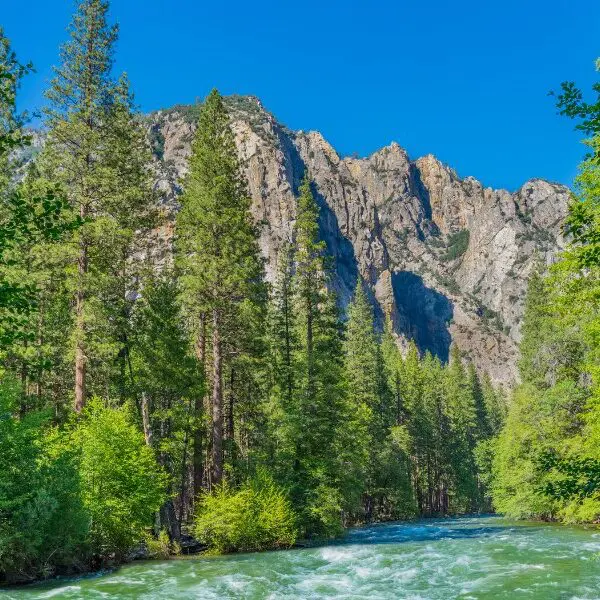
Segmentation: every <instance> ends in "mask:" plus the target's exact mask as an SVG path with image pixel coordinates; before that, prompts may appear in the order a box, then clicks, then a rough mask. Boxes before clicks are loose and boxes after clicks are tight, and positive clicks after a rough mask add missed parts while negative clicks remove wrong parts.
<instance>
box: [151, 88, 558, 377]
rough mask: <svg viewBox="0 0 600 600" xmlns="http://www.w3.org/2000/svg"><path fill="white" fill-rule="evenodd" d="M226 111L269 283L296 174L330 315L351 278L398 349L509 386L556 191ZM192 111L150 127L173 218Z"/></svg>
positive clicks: (550, 251) (551, 250)
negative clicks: (307, 204) (306, 199)
mask: <svg viewBox="0 0 600 600" xmlns="http://www.w3.org/2000/svg"><path fill="white" fill-rule="evenodd" d="M227 104H228V107H229V109H230V113H231V117H232V122H233V128H234V131H235V136H236V143H237V146H238V150H239V154H240V157H241V159H242V161H243V164H244V166H245V169H246V176H247V179H248V184H249V188H250V193H251V194H252V198H253V214H254V216H255V218H256V221H257V223H258V224H259V225H260V231H261V248H262V251H263V253H264V256H265V258H266V259H267V260H266V264H267V272H268V276H269V277H270V278H271V279H272V278H273V275H274V272H275V267H276V264H277V254H278V250H279V248H280V247H281V244H282V241H284V240H287V239H290V238H291V235H292V228H293V223H294V215H295V194H296V192H297V188H298V185H299V182H300V180H301V178H302V176H303V173H304V170H305V169H306V168H308V170H309V172H310V174H311V177H312V178H313V180H314V183H315V191H316V193H317V196H318V201H319V204H320V209H321V223H320V225H321V234H322V237H323V239H324V240H325V242H326V243H327V247H328V250H329V252H330V253H331V255H332V256H333V257H334V260H335V263H334V264H335V278H334V285H335V286H336V289H337V291H338V293H339V297H340V300H341V302H342V304H343V305H345V304H346V303H347V302H348V301H349V299H350V298H351V294H352V291H353V288H354V286H355V284H356V281H357V277H359V276H360V277H362V278H363V279H364V281H365V282H366V283H367V284H368V286H369V287H370V289H371V291H372V298H373V300H374V304H375V306H376V312H377V314H378V318H379V319H380V320H381V319H382V318H383V315H385V314H390V315H391V317H392V319H393V323H394V327H395V330H396V332H397V334H398V336H399V341H400V343H406V341H407V340H409V339H413V340H415V342H416V343H417V345H418V347H419V348H420V349H421V350H422V351H426V350H429V351H431V352H433V353H435V354H436V355H438V356H439V357H440V358H441V359H442V360H446V359H447V357H448V352H449V348H450V345H451V343H453V342H455V343H456V344H458V346H459V347H460V348H461V350H463V351H464V352H465V353H466V354H467V355H468V356H469V357H470V358H471V360H473V362H474V363H475V365H476V366H477V367H478V369H479V370H481V371H487V372H488V373H489V374H490V376H491V377H492V378H493V379H494V380H495V381H496V382H498V383H503V384H509V383H510V382H512V381H513V380H515V378H516V375H517V371H516V361H517V344H518V341H519V339H520V324H521V320H522V316H523V310H524V299H525V293H526V288H527V281H528V278H529V276H530V274H531V272H532V270H533V269H534V268H536V264H539V263H542V264H549V263H550V262H552V261H553V260H554V259H555V257H556V255H557V252H559V251H560V250H561V249H562V248H563V246H564V240H563V238H562V235H561V223H562V221H563V219H564V217H565V214H566V210H567V203H568V198H569V192H568V190H567V188H565V187H564V186H561V185H557V184H553V183H549V182H547V181H543V180H540V179H533V180H531V181H528V182H527V183H525V184H524V185H523V186H522V187H521V188H520V189H519V190H518V191H517V192H515V193H510V192H508V191H505V190H493V189H490V188H484V187H483V186H482V184H481V183H479V181H477V180H476V179H474V178H472V177H466V178H464V179H462V178H460V177H459V176H458V175H457V174H456V173H455V172H454V171H453V170H452V169H451V168H449V167H448V166H446V165H444V164H442V163H441V162H440V161H439V160H437V159H436V158H435V157H434V156H432V155H428V156H424V157H422V158H419V159H417V160H411V159H410V158H409V156H408V155H407V153H406V151H405V150H403V149H402V148H401V147H400V146H399V145H398V144H397V143H395V142H394V143H392V144H390V145H389V146H387V147H385V148H382V149H381V150H379V151H377V152H375V153H374V154H372V155H371V156H369V157H368V158H342V157H340V156H339V155H338V154H337V152H336V151H335V150H334V148H333V147H332V146H331V145H330V144H329V143H328V142H327V141H326V140H325V139H324V138H323V136H322V135H321V134H320V133H318V132H303V131H290V130H289V129H287V128H286V127H284V126H283V125H281V124H280V123H278V122H277V121H276V120H275V118H274V117H273V116H272V115H271V114H269V113H268V112H267V111H266V110H264V108H263V107H262V105H261V103H260V101H259V100H258V99H256V98H253V97H240V96H233V97H229V98H227ZM197 114H198V107H196V106H191V107H190V106H180V107H175V108H173V109H169V110H165V111H159V112H157V113H153V114H152V115H150V117H149V119H150V125H149V129H150V136H151V141H152V144H153V149H154V153H155V156H156V168H157V173H158V181H157V189H158V190H159V191H160V193H161V195H162V197H163V202H164V203H165V205H166V206H167V207H169V208H170V209H171V210H172V211H176V210H177V196H178V194H179V193H180V187H179V186H180V182H181V179H182V177H183V176H184V175H185V172H186V168H187V159H188V157H189V154H190V144H191V140H192V138H193V134H194V129H195V122H196V118H197Z"/></svg>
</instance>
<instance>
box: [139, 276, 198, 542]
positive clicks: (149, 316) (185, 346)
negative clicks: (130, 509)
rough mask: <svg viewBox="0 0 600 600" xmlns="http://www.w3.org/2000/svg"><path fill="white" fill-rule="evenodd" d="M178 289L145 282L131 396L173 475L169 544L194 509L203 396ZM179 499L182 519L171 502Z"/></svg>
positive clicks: (169, 281)
mask: <svg viewBox="0 0 600 600" xmlns="http://www.w3.org/2000/svg"><path fill="white" fill-rule="evenodd" d="M177 298H178V289H177V284H176V281H175V279H174V277H173V276H172V274H171V273H169V272H168V271H166V272H163V273H161V274H159V275H155V274H153V273H152V272H150V273H149V274H148V276H147V277H146V278H145V280H144V286H143V289H142V297H141V298H140V299H139V300H138V302H137V303H136V306H135V310H134V314H133V316H132V320H133V327H132V330H133V337H132V340H131V354H130V359H131V363H130V365H129V366H130V369H131V373H130V375H131V386H132V390H131V391H132V394H133V396H134V397H135V398H136V399H137V400H138V402H139V405H140V408H141V413H142V423H143V429H144V434H145V437H146V442H147V444H148V445H149V446H151V447H152V448H153V449H154V450H155V452H156V454H157V458H158V462H159V464H160V465H161V466H162V467H163V468H164V469H165V471H166V472H167V473H168V474H169V483H170V489H169V492H170V494H169V499H168V501H167V503H166V504H165V506H163V508H162V509H161V522H162V525H163V526H164V527H166V528H167V531H168V532H169V535H170V537H171V539H177V538H178V537H179V529H180V526H181V522H182V521H183V517H184V514H185V513H186V510H187V509H188V506H189V504H190V501H189V500H190V499H189V497H188V490H187V479H188V466H189V460H188V456H189V452H188V447H189V441H190V436H191V432H192V431H193V430H194V429H199V430H202V428H203V423H202V422H201V421H200V422H194V419H196V415H195V414H194V401H195V399H196V398H198V397H200V398H201V397H202V394H203V381H202V379H201V377H199V374H198V370H197V363H196V359H195V357H193V356H192V353H191V349H190V347H189V343H188V339H187V334H186V332H185V330H184V328H183V320H182V319H181V312H180V308H179V306H178V304H177ZM176 496H177V497H178V498H179V518H176V516H175V510H174V507H173V502H172V498H173V497H176Z"/></svg>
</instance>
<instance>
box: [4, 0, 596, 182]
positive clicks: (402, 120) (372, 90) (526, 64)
mask: <svg viewBox="0 0 600 600" xmlns="http://www.w3.org/2000/svg"><path fill="white" fill-rule="evenodd" d="M0 3H1V4H2V6H1V8H0V24H2V25H3V26H4V28H5V31H6V33H7V35H8V36H9V37H10V38H11V39H12V40H13V44H14V47H15V49H16V50H17V51H18V54H19V56H20V57H21V58H22V59H23V60H25V59H27V60H32V61H33V62H34V64H35V66H36V68H37V73H36V74H35V75H32V76H30V77H29V78H28V80H27V82H26V83H25V84H24V86H23V90H22V95H21V105H22V107H23V108H27V109H33V108H36V107H38V108H39V106H40V105H41V104H42V102H43V90H44V87H45V86H46V84H47V81H48V79H49V77H50V75H51V66H52V65H53V64H55V63H56V62H57V60H58V46H59V44H60V43H61V42H62V41H64V39H65V28H66V26H67V24H68V22H69V19H70V14H71V12H72V9H73V4H72V2H71V1H70V0H27V1H26V2H24V1H19V0H0ZM111 16H112V18H113V19H114V20H116V21H118V22H119V24H120V26H121V37H120V40H119V45H118V48H117V65H116V67H117V69H118V70H126V71H127V72H128V74H129V77H130V79H131V81H132V84H133V87H134V90H135V93H136V99H137V102H138V104H139V105H140V106H141V108H142V109H143V110H144V111H150V110H153V109H157V108H160V107H168V106H170V105H173V104H175V103H189V102H193V101H194V100H195V99H196V98H198V97H203V96H205V95H206V94H207V93H208V91H210V89H211V88H212V87H215V86H216V87H217V88H218V89H219V90H220V91H221V92H222V93H224V94H231V93H238V94H253V95H256V96H259V97H260V98H261V99H262V101H263V103H264V105H265V106H266V107H267V108H268V109H269V110H270V111H271V112H272V113H273V114H274V115H275V116H276V117H277V118H278V119H279V120H280V121H282V122H283V123H285V124H286V125H288V126H289V127H291V128H293V129H305V130H307V129H317V130H319V131H321V132H322V133H323V135H324V136H325V137H326V138H327V139H328V140H329V141H330V142H331V143H332V144H333V145H334V147H335V148H336V149H337V150H338V151H339V152H340V153H341V154H344V155H346V154H352V153H353V152H357V153H358V154H360V155H368V154H370V153H371V152H373V151H374V150H376V149H377V148H379V147H381V146H383V145H386V144H388V143H390V142H391V141H393V140H395V141H397V142H398V143H399V144H400V145H402V146H404V147H405V148H406V149H407V150H408V152H409V154H410V155H411V156H412V157H414V158H416V157H418V156H420V155H423V154H427V153H429V152H431V153H433V154H436V155H437V156H438V157H439V158H440V159H441V160H443V161H444V162H446V163H448V164H450V165H451V166H453V167H454V168H455V169H456V170H457V171H458V173H459V174H460V175H461V176H466V175H473V176H475V177H477V178H478V179H480V180H482V181H483V183H484V184H485V185H491V186H494V187H507V188H509V189H515V188H517V187H519V186H520V185H521V184H522V183H523V182H525V181H526V180H527V179H529V178H531V177H545V178H547V179H550V180H553V181H560V182H563V183H567V184H568V183H570V182H571V181H572V178H573V176H574V174H575V168H576V165H577V163H578V162H579V160H580V159H581V157H582V155H583V153H584V148H583V147H582V145H581V144H580V143H579V138H580V136H579V135H578V134H577V133H575V132H573V130H572V125H571V123H570V122H569V121H568V120H566V119H564V118H561V117H558V116H557V115H556V110H555V108H554V104H553V101H552V99H551V98H549V97H548V96H547V93H548V91H549V90H550V89H553V88H554V89H556V88H557V87H558V85H559V83H560V82H561V81H563V80H565V79H573V80H575V81H577V82H578V83H579V84H580V85H581V86H583V87H585V88H589V86H590V85H591V83H592V82H593V81H595V79H596V78H597V74H596V73H595V71H594V61H595V59H596V57H598V56H600V1H599V0H586V1H583V0H569V1H567V0H518V1H517V0H465V1H461V0H455V1H451V0H428V1H426V2H425V1H422V0H411V1H410V2H408V1H406V0H396V1H394V0H385V1H383V0H370V1H367V0H365V1H363V2H357V1H353V0H346V1H339V0H318V1H315V0H301V1H300V2H290V1H286V0H279V1H275V0H255V1H253V2H248V1H242V0H229V1H222V0H221V1H219V0H215V1H213V2H207V1H202V0H113V1H112V8H111Z"/></svg>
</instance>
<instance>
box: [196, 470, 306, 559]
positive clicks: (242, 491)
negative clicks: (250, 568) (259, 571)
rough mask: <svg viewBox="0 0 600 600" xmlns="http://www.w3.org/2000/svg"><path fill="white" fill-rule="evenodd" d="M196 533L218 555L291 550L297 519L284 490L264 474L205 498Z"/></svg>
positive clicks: (198, 514)
mask: <svg viewBox="0 0 600 600" xmlns="http://www.w3.org/2000/svg"><path fill="white" fill-rule="evenodd" d="M195 533H196V536H197V537H198V539H200V540H201V541H202V542H204V543H205V544H208V546H209V547H210V548H211V550H213V551H214V552H217V553H224V552H245V551H252V550H268V549H273V548H289V547H290V546H292V545H293V544H294V542H295V541H296V535H297V530H296V516H295V514H294V512H293V510H292V507H291V504H290V502H289V500H288V499H287V496H286V494H285V492H284V490H283V489H282V488H281V487H279V486H277V485H276V484H275V483H274V482H273V480H272V478H271V477H270V476H268V475H266V474H264V473H263V474H259V475H258V476H256V477H254V478H252V479H250V480H248V481H247V482H246V483H244V484H243V485H242V486H240V487H239V488H237V489H234V488H232V487H230V486H229V485H228V484H226V483H224V484H222V485H221V486H219V487H218V488H217V489H216V490H214V491H213V492H212V493H210V494H205V495H204V496H203V497H202V499H201V501H200V506H199V509H198V513H197V516H196V522H195Z"/></svg>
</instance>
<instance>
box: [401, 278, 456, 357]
mask: <svg viewBox="0 0 600 600" xmlns="http://www.w3.org/2000/svg"><path fill="white" fill-rule="evenodd" d="M392 287H393V290H394V299H395V301H396V306H397V308H398V320H397V330H398V333H401V334H403V335H404V336H406V337H407V338H408V339H412V340H414V342H415V344H416V345H417V348H419V350H420V351H421V352H426V351H429V352H431V353H432V354H433V355H434V356H437V357H438V358H439V359H440V360H442V361H443V362H447V360H448V355H449V353H450V344H451V343H452V338H451V336H450V331H449V329H448V327H449V325H450V320H451V319H452V316H453V314H454V309H453V306H452V302H451V301H450V300H449V299H448V298H446V296H444V295H443V294H440V293H439V292H438V291H436V290H434V289H431V288H428V287H427V286H426V285H425V284H424V283H423V279H422V278H421V277H420V276H419V275H416V274H415V273H412V272H410V271H399V272H397V273H394V274H393V275H392Z"/></svg>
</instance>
